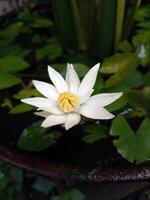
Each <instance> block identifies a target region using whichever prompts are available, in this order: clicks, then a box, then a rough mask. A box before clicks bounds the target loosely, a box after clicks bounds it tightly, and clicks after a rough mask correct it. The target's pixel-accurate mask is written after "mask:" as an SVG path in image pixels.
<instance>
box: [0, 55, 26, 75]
mask: <svg viewBox="0 0 150 200" xmlns="http://www.w3.org/2000/svg"><path fill="white" fill-rule="evenodd" d="M28 67H29V63H27V62H26V61H25V60H23V59H22V58H20V57H18V56H12V55H11V56H6V57H4V58H1V59H0V72H1V73H2V72H16V71H21V70H24V69H27V68H28Z"/></svg>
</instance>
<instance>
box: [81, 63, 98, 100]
mask: <svg viewBox="0 0 150 200" xmlns="http://www.w3.org/2000/svg"><path fill="white" fill-rule="evenodd" d="M99 67H100V63H98V64H97V65H95V66H94V67H92V69H90V70H89V71H88V73H87V74H86V75H85V77H84V79H83V80H82V82H81V84H80V86H79V90H78V96H82V95H84V94H86V93H87V92H88V91H91V90H92V89H93V87H94V84H95V82H96V77H97V73H98V70H99Z"/></svg>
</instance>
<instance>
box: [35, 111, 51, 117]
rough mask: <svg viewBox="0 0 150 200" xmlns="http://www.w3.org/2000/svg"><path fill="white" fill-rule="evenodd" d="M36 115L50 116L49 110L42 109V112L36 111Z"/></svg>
mask: <svg viewBox="0 0 150 200" xmlns="http://www.w3.org/2000/svg"><path fill="white" fill-rule="evenodd" d="M34 114H35V115H38V116H41V117H48V116H49V115H50V113H49V112H46V111H41V112H35V113H34Z"/></svg>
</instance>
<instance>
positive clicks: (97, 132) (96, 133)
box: [82, 124, 108, 143]
mask: <svg viewBox="0 0 150 200" xmlns="http://www.w3.org/2000/svg"><path fill="white" fill-rule="evenodd" d="M84 131H85V132H86V133H87V134H86V135H85V136H84V137H83V138H82V140H83V141H84V142H87V143H93V142H96V141H98V140H101V139H104V138H106V137H107V136H108V135H107V132H106V130H105V128H104V127H103V126H99V125H96V124H94V125H92V124H89V125H86V126H85V128H84Z"/></svg>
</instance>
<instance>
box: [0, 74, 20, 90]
mask: <svg viewBox="0 0 150 200" xmlns="http://www.w3.org/2000/svg"><path fill="white" fill-rule="evenodd" d="M19 83H21V79H19V78H18V77H16V76H15V75H12V74H0V90H1V89H6V88H9V87H12V86H15V85H17V84H19Z"/></svg>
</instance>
